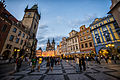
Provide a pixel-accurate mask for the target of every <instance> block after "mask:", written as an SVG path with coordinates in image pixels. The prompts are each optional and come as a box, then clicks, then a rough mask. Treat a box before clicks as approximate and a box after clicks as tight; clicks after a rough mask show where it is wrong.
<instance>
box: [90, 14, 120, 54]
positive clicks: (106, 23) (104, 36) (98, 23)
mask: <svg viewBox="0 0 120 80" xmlns="http://www.w3.org/2000/svg"><path fill="white" fill-rule="evenodd" d="M90 30H91V33H92V37H93V40H94V45H95V49H96V53H97V54H99V53H101V51H102V52H103V51H105V53H111V54H116V53H120V27H119V26H118V24H117V23H116V21H115V19H114V17H113V16H112V15H108V16H107V17H103V18H96V19H95V20H94V21H93V22H92V24H91V25H90ZM106 51H107V52H106Z"/></svg>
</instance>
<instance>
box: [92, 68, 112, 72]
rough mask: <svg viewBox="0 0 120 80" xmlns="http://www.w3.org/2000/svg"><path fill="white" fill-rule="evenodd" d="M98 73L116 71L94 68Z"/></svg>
mask: <svg viewBox="0 0 120 80" xmlns="http://www.w3.org/2000/svg"><path fill="white" fill-rule="evenodd" d="M94 69H96V70H98V71H101V72H106V71H114V70H111V69H106V68H94Z"/></svg>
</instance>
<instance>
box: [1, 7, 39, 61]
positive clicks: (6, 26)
mask: <svg viewBox="0 0 120 80" xmlns="http://www.w3.org/2000/svg"><path fill="white" fill-rule="evenodd" d="M37 11H38V9H37V5H34V6H33V7H32V8H30V9H28V8H26V9H25V15H24V17H23V20H22V21H18V20H17V19H16V18H15V17H14V16H13V15H12V14H10V13H9V12H8V11H7V10H6V9H4V11H3V12H1V14H2V15H1V16H0V19H1V20H0V21H1V22H2V23H3V24H2V25H1V24H0V28H1V29H0V33H1V34H0V35H1V38H0V43H2V47H0V51H1V52H0V55H1V56H2V57H3V58H4V59H8V58H10V57H12V58H16V57H20V56H22V55H26V53H29V56H30V54H31V55H32V54H33V53H32V51H33V50H34V51H35V49H36V45H37V39H36V32H37V27H38V22H39V19H40V15H38V12H37ZM28 12H31V14H34V16H30V17H27V20H26V15H28ZM36 15H37V16H38V18H37V17H36ZM36 18H37V19H36ZM29 20H32V22H30V21H29ZM25 23H26V24H25ZM28 24H29V25H30V26H29V27H28ZM33 25H34V27H33ZM35 25H36V26H35ZM2 38H4V39H2ZM32 49H33V50H32Z"/></svg>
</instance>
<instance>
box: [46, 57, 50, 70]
mask: <svg viewBox="0 0 120 80" xmlns="http://www.w3.org/2000/svg"><path fill="white" fill-rule="evenodd" d="M46 67H47V70H49V68H50V57H48V58H47V64H46Z"/></svg>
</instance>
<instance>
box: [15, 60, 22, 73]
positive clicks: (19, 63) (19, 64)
mask: <svg viewBox="0 0 120 80" xmlns="http://www.w3.org/2000/svg"><path fill="white" fill-rule="evenodd" d="M21 64H22V59H21V58H17V59H16V71H17V72H19V70H20V68H21Z"/></svg>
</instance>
